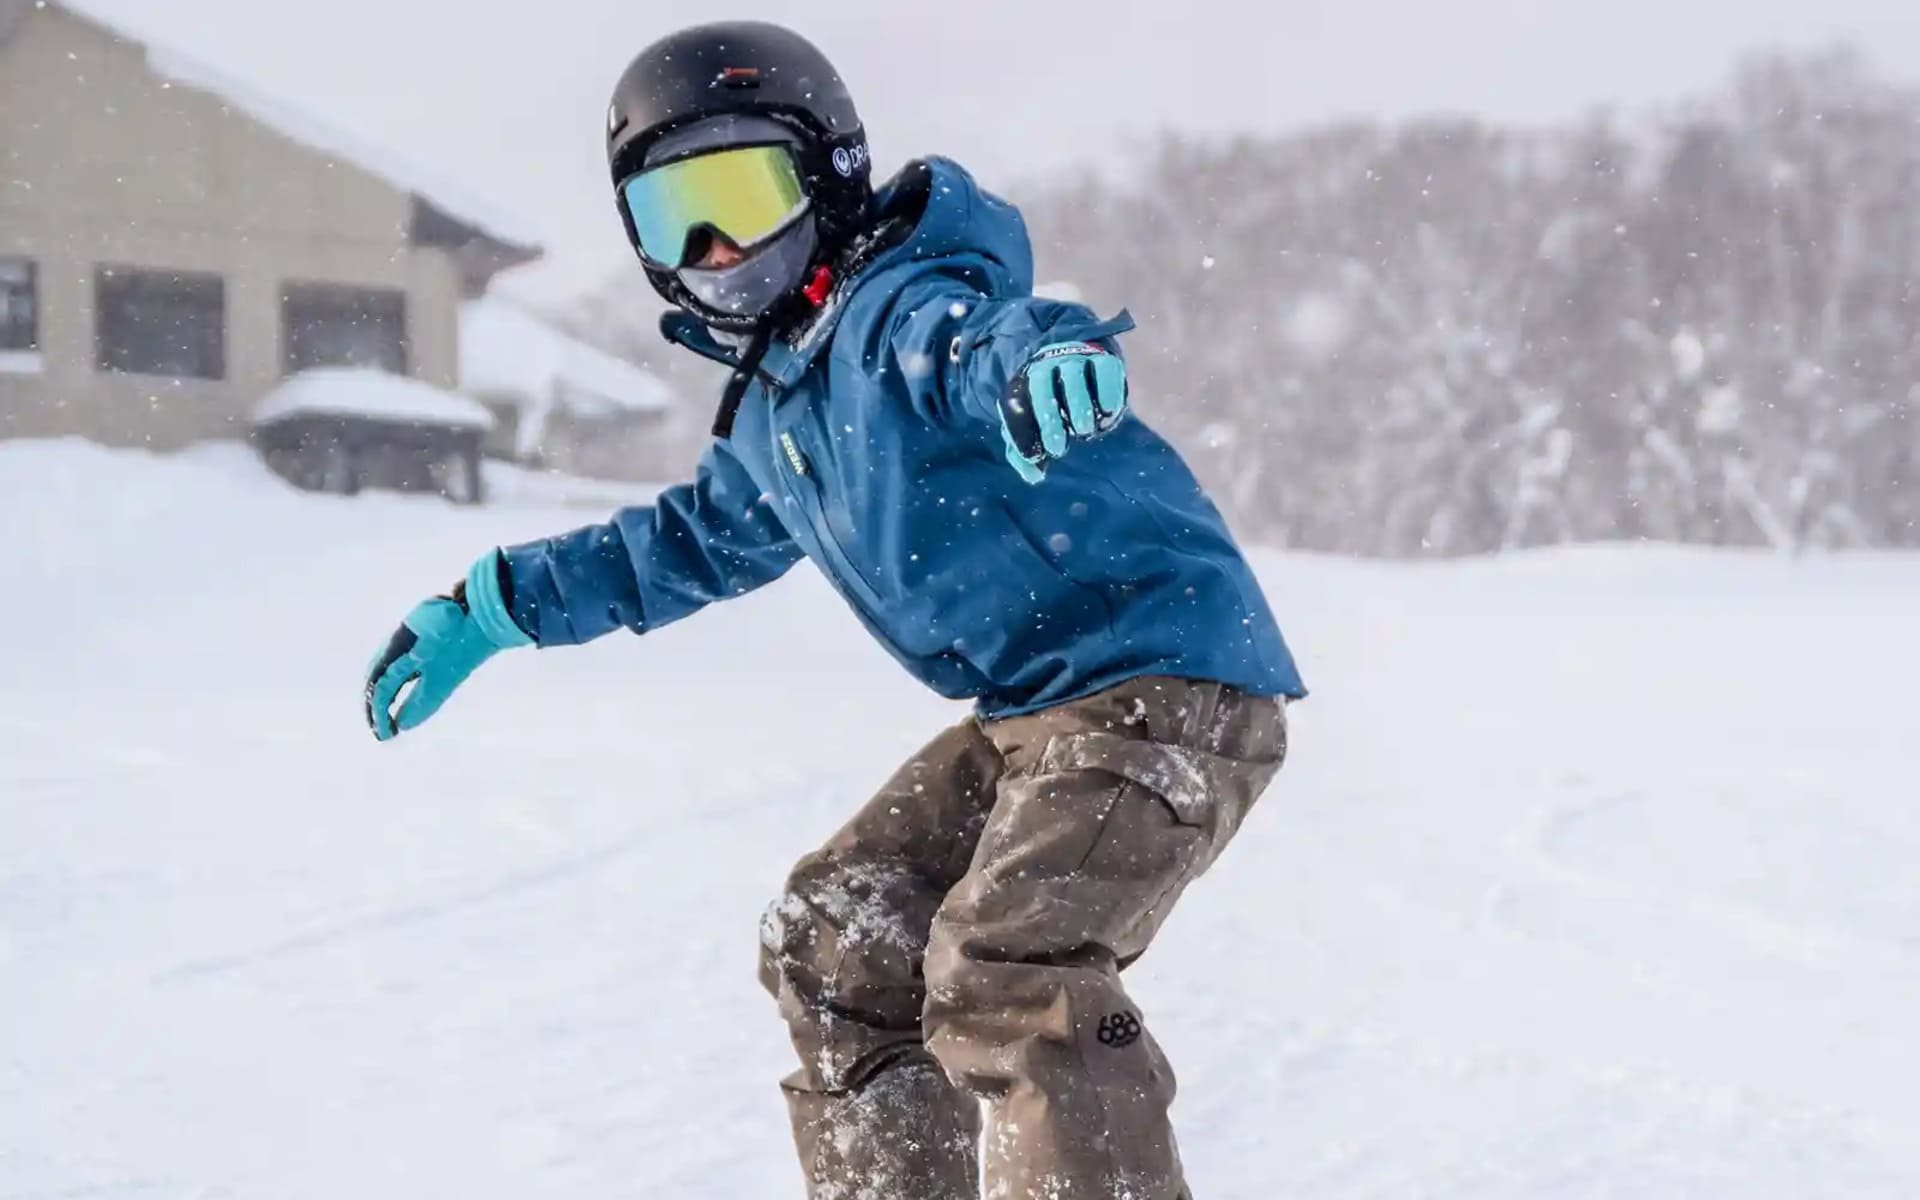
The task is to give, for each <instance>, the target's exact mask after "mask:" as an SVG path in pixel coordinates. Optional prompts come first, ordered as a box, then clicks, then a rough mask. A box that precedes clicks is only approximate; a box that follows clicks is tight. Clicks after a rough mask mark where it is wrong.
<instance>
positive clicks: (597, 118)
mask: <svg viewBox="0 0 1920 1200" xmlns="http://www.w3.org/2000/svg"><path fill="white" fill-rule="evenodd" d="M86 6H87V7H88V8H89V9H90V10H92V11H94V12H96V13H100V14H103V15H109V16H112V17H114V18H116V19H117V20H118V21H119V23H121V24H123V25H124V26H125V27H127V28H128V29H130V30H131V31H134V32H137V33H142V34H145V35H147V36H150V37H155V38H157V39H161V40H164V41H166V42H168V43H170V44H171V45H173V46H174V47H176V48H177V49H179V50H182V51H185V52H187V53H190V54H192V55H194V56H195V57H198V58H201V59H204V60H206V61H208V62H210V63H212V64H214V65H217V66H219V67H221V68H223V69H224V70H226V71H227V72H229V73H231V74H234V75H236V76H239V77H242V78H244V79H247V80H249V81H252V82H255V83H258V84H259V85H261V86H263V87H264V88H265V89H267V90H269V91H271V92H273V93H275V94H277V95H279V96H282V97H284V98H286V99H288V100H291V101H294V102H296V103H298V104H300V105H302V106H305V107H308V108H311V109H313V110H315V111H317V112H320V113H322V114H324V115H325V116H326V118H327V119H328V120H330V121H331V122H333V123H334V124H337V125H341V126H344V127H346V128H348V129H351V130H356V131H359V132H362V133H365V134H367V135H369V136H371V137H372V138H374V139H375V140H377V141H379V142H380V143H382V144H384V145H387V146H390V147H392V148H394V149H395V150H398V151H400V152H402V153H403V154H405V155H406V156H407V157H410V158H411V159H413V160H414V161H416V162H419V163H421V164H422V165H423V166H425V167H427V168H429V169H430V170H432V171H434V172H435V173H436V174H438V175H440V176H442V177H444V178H447V179H451V180H454V181H456V182H457V183H459V184H460V186H461V187H462V189H463V190H464V191H466V192H468V193H471V194H485V195H487V196H488V198H489V200H490V202H491V203H492V204H493V205H495V206H496V207H503V208H506V209H508V210H510V211H513V212H517V213H519V214H521V215H522V216H523V217H524V218H525V220H526V222H527V223H530V224H531V225H532V226H533V227H534V228H536V229H539V230H542V231H543V232H544V234H545V243H546V245H547V248H548V250H549V261H548V262H547V264H545V265H544V266H542V267H537V268H533V269H532V271H531V272H530V273H523V274H522V276H521V277H519V278H517V279H515V280H514V281H513V283H512V286H513V287H514V289H515V290H517V291H519V292H521V293H522V294H524V295H528V296H531V297H534V298H540V299H546V298H553V297H557V296H560V295H564V294H565V293H567V292H568V291H570V290H573V289H577V288H580V287H584V286H587V285H589V284H591V283H593V282H595V281H597V280H599V279H601V278H604V277H605V276H607V275H609V274H611V273H612V272H614V271H617V270H621V269H623V268H624V266H625V256H626V255H627V253H628V251H627V249H626V243H625V240H624V239H623V237H622V236H621V234H620V230H619V224H618V221H617V219H616V218H615V217H614V215H613V211H612V208H611V199H610V195H611V192H610V188H609V187H608V185H607V182H606V179H605V177H604V167H603V160H602V158H601V156H600V155H601V145H600V136H601V131H602V129H603V121H604V112H605V109H604V105H605V103H606V97H607V94H608V92H609V90H610V89H611V87H612V84H613V80H614V78H615V77H616V76H617V75H618V73H619V71H620V69H621V68H622V67H623V66H624V65H625V64H626V61H627V60H628V58H630V57H631V56H632V54H633V53H634V52H635V51H636V50H638V49H639V48H640V47H641V46H643V45H645V44H646V43H647V42H648V41H650V40H652V39H653V38H654V37H657V36H659V35H660V34H661V33H663V32H666V31H668V30H670V29H673V28H675V27H678V26H680V25H684V24H690V23H693V22H697V21H701V20H711V19H719V18H722V17H737V16H753V17H764V18H768V19H772V20H777V21H781V22H783V23H785V24H788V25H791V26H793V27H794V28H796V29H799V30H801V31H802V32H803V33H805V34H807V35H808V36H809V37H811V38H812V39H813V40H814V41H816V42H817V43H819V44H820V45H821V46H822V47H823V48H824V49H826V51H827V52H828V54H830V55H831V56H832V57H833V58H834V60H835V61H836V62H837V63H838V64H839V65H840V67H841V69H842V71H843V73H844V74H845V75H846V76H847V78H848V79H849V81H850V82H851V83H852V85H853V87H854V89H855V96H856V99H857V100H858V102H859V104H860V107H861V110H862V115H863V117H864V118H865V120H866V123H867V127H868V130H869V133H870V134H871V136H872V138H873V141H874V143H875V150H876V153H877V155H878V158H879V165H880V166H881V168H882V169H886V168H888V167H890V166H891V165H893V164H896V163H898V162H899V161H900V160H902V159H904V158H907V157H910V156H912V155H914V154H920V153H928V152H938V153H943V154H949V155H952V156H954V157H956V158H959V159H961V160H962V161H963V162H966V163H968V164H969V165H970V166H971V167H972V168H973V169H974V171H975V173H976V174H979V175H981V176H983V177H984V178H985V179H986V180H987V181H988V182H989V183H993V182H995V181H1000V182H1004V181H1006V180H1008V179H1012V178H1021V177H1026V176H1030V175H1034V174H1038V173H1041V172H1044V171H1045V170H1046V169H1047V168H1048V167H1049V166H1050V165H1052V164H1054V163H1057V162H1059V161H1062V160H1076V159H1087V158H1093V157H1098V156H1100V155H1102V154H1105V153H1111V152H1113V151H1114V150H1116V149H1123V148H1124V147H1125V146H1126V145H1127V143H1128V142H1129V141H1131V140H1139V139H1140V138H1142V137H1144V136H1145V135H1147V134H1149V133H1150V132H1151V131H1153V130H1155V129H1158V128H1160V127H1164V126H1179V127H1186V128H1194V129H1205V130H1228V129H1282V128H1287V127H1291V126H1298V125H1303V124H1308V123H1311V122H1315V121H1319V120H1323V119H1326V118H1328V117H1333V116H1344V115H1354V114H1381V115H1403V114H1408V113H1414V112H1428V111H1434V110H1447V111H1456V112H1458V111H1467V112H1475V113H1481V114H1486V115H1490V116H1494V117H1499V118H1502V119H1506V120H1511V121H1520V122H1528V123H1541V122H1547V121H1553V120H1558V119H1561V118H1565V117H1568V116H1570V115H1574V114H1577V113H1580V112H1583V111H1586V110H1588V109H1591V108H1594V107H1596V106H1611V107H1616V108H1627V109H1632V108H1636V107H1644V106H1648V105H1654V104H1659V103H1662V102H1667V101H1672V100H1675V99H1679V98H1682V97H1685V96H1687V95H1689V94H1693V93H1697V92H1700V91H1703V90H1705V89H1707V88H1709V87H1711V86H1713V85H1714V84H1715V83H1716V82H1717V81H1718V80H1720V79H1721V78H1722V77H1723V76H1724V74H1725V73H1726V71H1727V70H1728V68H1729V67H1730V66H1731V64H1732V63H1733V62H1734V60H1735V59H1737V58H1738V57H1740V56H1741V55H1743V54H1745V53H1748V52H1751V51H1754V50H1757V49H1761V48H1768V47H1814V46H1822V45H1827V44H1831V43H1833V42H1836V41H1840V40H1847V41H1851V42H1854V43H1856V44H1858V45H1860V46H1862V47H1864V48H1866V49H1867V50H1868V51H1869V53H1870V54H1871V56H1872V58H1873V59H1874V61H1875V62H1876V63H1877V64H1878V65H1879V66H1880V67H1881V68H1882V69H1883V70H1884V71H1885V72H1887V73H1888V74H1889V75H1893V76H1896V77H1901V78H1906V79H1911V80H1913V81H1915V82H1920V0H1606V2H1604V3H1593V2H1586V0H1336V2H1335V3H1327V2H1326V0H1311V2H1309V0H1266V2H1262V0H1159V2H1155V3H1136V2H1132V0H1109V2H1107V3H1101V4H1049V3H1045V2H1044V0H1025V2H1021V3H1006V2H1002V0H977V2H975V3H971V4H955V3H931V2H928V0H895V2H890V3H889V2H871V0H813V2H812V3H792V2H786V3H776V2H766V0H752V2H746V3H730V4H727V5H724V6H722V7H709V6H706V5H700V4H693V3H684V2H678V0H666V2H662V0H651V2H650V0H538V2H536V3H525V2H521V0H516V2H513V3H508V2H507V0H327V2H325V3H311V2H303V3H294V2H290V0H277V2H261V0H86Z"/></svg>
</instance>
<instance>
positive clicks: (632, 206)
mask: <svg viewBox="0 0 1920 1200" xmlns="http://www.w3.org/2000/svg"><path fill="white" fill-rule="evenodd" d="M620 207H621V208H622V209H623V210H624V211H625V213H626V217H627V223H628V225H629V226H630V227H631V229H632V232H633V239H634V244H635V245H636V246H637V247H639V250H640V254H641V256H642V257H644V258H645V259H647V260H648V261H649V262H651V263H653V264H654V265H655V266H659V267H664V268H667V269H669V270H674V269H677V268H679V267H682V266H685V265H687V264H686V262H685V259H686V255H687V243H688V241H689V240H690V239H691V238H692V236H693V234H694V232H695V231H697V230H702V229H710V230H712V231H713V232H715V233H718V234H721V235H723V236H725V237H726V238H727V239H728V240H729V241H731V242H732V243H733V244H734V245H736V246H738V247H740V248H741V249H742V250H746V249H750V248H751V247H752V246H753V245H754V244H755V243H757V242H760V241H761V240H763V239H765V238H766V237H768V236H770V235H772V234H775V233H778V232H779V231H780V230H781V229H782V228H784V227H785V226H786V225H787V223H788V222H790V221H792V220H793V218H795V217H797V216H799V215H800V214H801V213H802V212H804V211H805V210H806V207H807V195H806V191H805V189H803V188H802V187H801V185H800V169H799V167H798V165H797V164H796V163H795V162H794V158H793V153H792V151H791V150H789V149H788V148H787V147H786V146H738V147H735V148H732V149H728V150H716V151H714V152H713V153H711V154H701V155H697V156H695V157H693V158H683V159H681V160H680V161H678V162H672V163H668V164H666V165H665V166H661V167H654V168H652V169H650V170H646V171H642V172H640V173H639V174H637V175H633V176H630V177H628V179H627V180H626V182H625V183H622V184H621V185H620Z"/></svg>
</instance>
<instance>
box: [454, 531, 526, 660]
mask: <svg viewBox="0 0 1920 1200" xmlns="http://www.w3.org/2000/svg"><path fill="white" fill-rule="evenodd" d="M504 566H505V564H504V563H502V562H501V561H500V552H499V551H498V550H490V551H488V552H487V553H486V554H484V555H482V556H481V557H480V561H478V562H476V563H474V564H473V567H472V568H471V569H470V570H468V572H467V612H468V614H469V615H470V616H472V617H473V623H474V624H476V625H478V626H479V627H480V632H481V633H483V634H485V635H486V637H487V640H488V641H490V642H492V643H493V644H494V645H496V646H498V647H500V648H501V649H502V650H511V649H513V648H514V647H515V646H530V645H532V644H533V639H532V638H531V637H529V636H527V631H526V630H524V629H522V628H520V626H519V625H517V624H515V623H514V620H513V614H512V613H511V612H509V611H508V610H507V600H506V596H505V595H503V594H502V592H501V590H500V572H501V570H502V569H503V568H504Z"/></svg>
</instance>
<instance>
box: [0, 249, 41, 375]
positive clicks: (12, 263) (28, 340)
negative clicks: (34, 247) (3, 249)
mask: <svg viewBox="0 0 1920 1200" xmlns="http://www.w3.org/2000/svg"><path fill="white" fill-rule="evenodd" d="M39 283H40V281H39V276H38V274H37V273H36V272H35V270H34V265H33V264H32V263H31V262H29V261H27V260H26V259H23V258H0V354H31V353H33V352H34V351H36V350H38V349H40V287H39Z"/></svg>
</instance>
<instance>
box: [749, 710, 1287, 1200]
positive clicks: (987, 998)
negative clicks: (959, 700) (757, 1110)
mask: <svg viewBox="0 0 1920 1200" xmlns="http://www.w3.org/2000/svg"><path fill="white" fill-rule="evenodd" d="M1285 754H1286V712H1285V708H1284V706H1283V704H1282V702H1281V701H1279V700H1275V699H1269V698H1262V697H1255V696H1248V695H1245V694H1244V693H1241V692H1238V691H1235V690H1234V689H1232V688H1228V687H1224V686H1222V685H1220V684H1217V683H1204V682H1196V681H1192V680H1184V679H1168V678H1146V679H1137V680H1133V681H1131V682H1128V683H1125V684H1122V685H1120V686H1119V687H1115V688H1113V689H1111V690H1109V691H1105V692H1102V693H1099V694H1098V695H1095V696H1091V697H1088V698H1087V699H1084V700H1079V701H1075V702H1072V703H1069V704H1064V705H1061V706H1059V707H1056V708H1051V709H1047V710H1044V711H1041V712H1038V713H1033V714H1030V715H1026V716H1018V717H1009V718H1006V719H1004V720H997V721H986V722H982V721H979V720H974V719H969V720H967V721H964V722H962V723H961V724H959V725H956V726H954V727H953V728H952V729H949V730H947V731H946V732H945V733H943V734H941V735H940V736H939V737H937V738H935V739H934V740H933V742H932V743H930V744H929V745H928V746H927V747H926V748H925V749H924V750H922V751H921V752H920V753H919V754H918V755H916V756H915V757H914V758H913V759H912V760H911V761H910V762H908V763H907V764H906V765H905V766H903V767H902V768H901V769H900V770H899V772H898V773H897V774H895V775H894V777H893V778H892V779H891V780H889V781H888V783H887V784H886V786H885V787H884V788H882V789H881V790H880V793H879V794H878V795H877V796H875V797H874V798H873V800H872V801H871V802H870V803H868V804H867V806H866V807H865V808H863V809H861V810H860V812H859V813H858V814H857V815H855V816H854V818H853V819H852V820H851V821H849V822H848V823H847V825H846V826H845V827H844V828H842V829H841V830H840V831H839V832H838V833H836V834H835V835H834V836H833V837H832V838H831V839H830V840H829V841H828V842H827V844H826V845H825V846H824V847H822V848H821V849H820V850H819V851H817V852H816V853H814V854H811V855H809V856H808V857H807V858H805V859H803V860H802V861H801V863H800V864H799V866H798V867H796V868H795V869H794V871H793V874H792V875H791V876H790V877H789V879H788V881H787V887H786V892H785V894H784V895H783V896H782V897H781V899H780V900H779V901H777V902H776V903H775V904H774V905H773V907H772V908H771V909H770V910H769V911H768V913H767V916H766V919H765V921H764V923H763V926H762V930H761V949H762V953H761V966H760V975H761V980H762V982H763V983H764V984H765V985H766V987H767V989H768V990H769V991H771V992H772V993H773V994H774V995H775V996H776V997H777V998H778V1000H779V1003H780V1011H781V1015H782V1016H784V1017H785V1018H786V1021H787V1024H788V1026H789V1028H790V1031H791V1033H792V1037H793V1044H794V1048H795V1049H796V1050H797V1051H798V1052H799V1055H800V1063H801V1066H800V1069H799V1070H798V1071H797V1072H795V1073H794V1074H793V1075H792V1076H791V1077H789V1078H788V1079H787V1080H786V1081H785V1083H784V1088H785V1091H786V1096H787V1101H788V1106H789V1108H790V1110H791V1115H792V1118H793V1130H794V1139H795V1142H796V1143H797V1145H798V1148H799V1151H800V1158H801V1164H802V1169H803V1170H804V1172H805V1175H806V1181H807V1190H808V1195H809V1197H811V1200H973V1198H975V1197H978V1196H980V1195H982V1175H983V1172H984V1189H985V1190H984V1194H985V1196H986V1197H988V1200H1176V1198H1179V1197H1185V1196H1186V1194H1187V1193H1186V1190H1185V1189H1186V1184H1185V1180H1184V1178H1183V1176H1182V1173H1181V1168H1180V1158H1179V1153H1178V1151H1177V1150H1176V1148H1175V1145H1174V1137H1173V1130H1172V1127H1171V1125H1170V1124H1169V1121H1168V1112H1167V1110H1168V1107H1169V1105H1170V1104H1171V1103H1172V1101H1173V1095H1174V1079H1173V1072H1172V1070H1171V1069H1170V1068H1169V1067H1168V1065H1167V1060H1166V1058H1165V1056H1164V1055H1162V1054H1161V1051H1160V1047H1159V1045H1158V1044H1157V1043H1156V1042H1155V1041H1154V1039H1153V1035H1152V1034H1151V1033H1149V1032H1148V1031H1147V1028H1146V1024H1145V1020H1144V1018H1143V1017H1142V1016H1141V1013H1140V1009H1139V1007H1138V1006H1137V1005H1136V1004H1135V1003H1134V1002H1133V1001H1132V1000H1131V999H1129V998H1128V996H1127V993H1126V991H1125V989H1124V988H1123V987H1122V986H1121V982H1120V972H1121V970H1122V969H1123V968H1125V967H1126V966H1127V965H1128V964H1130V963H1131V962H1133V960H1134V959H1136V958H1138V957H1139V956H1140V955H1141V954H1142V953H1143V952H1145V950H1146V949H1147V946H1148V944H1149V943H1151V942H1152V940H1153V937H1154V934H1155V933H1156V932H1158V930H1159V928H1160V925H1161V923H1162V922H1163V921H1165V920H1166V917H1167V914H1168V911H1169V910H1170V909H1171V908H1172V907H1173V905H1174V903H1175V901H1177V900H1178V899H1179V897H1180V894H1181V892H1182V891H1183V890H1184V889H1185V888H1186V886H1187V884H1189V883H1191V882H1192V881H1193V880H1194V879H1195V878H1197V877H1198V876H1199V875H1200V874H1201V873H1202V872H1203V871H1205V870H1206V869H1207V868H1208V867H1209V866H1210V865H1211V864H1212V863H1213V860H1214V858H1215V857H1216V856H1217V855H1218V854H1219V853H1220V851H1221V849H1222V848H1223V847H1224V846H1225V845H1226V843H1227V842H1228V840H1229V839H1231V838H1232V837H1233V835H1234V833H1235V832H1236V831H1237V830H1238V829H1239V827H1240V823H1241V821H1242V820H1243V819H1244V818H1245V817H1246V815H1247V811H1248V810H1249V809H1250V808H1251V807H1252V806H1253V803H1254V801H1255V800H1257V799H1258V798H1259V796H1260V793H1261V791H1262V790H1264V789H1265V787H1266V786H1267V784H1268V782H1269V781H1270V780H1271V779H1272V778H1273V775H1274V773H1275V772H1276V771H1277V770H1279V767H1280V763H1281V760H1282V759H1283V758H1284V757H1285ZM983 1109H984V1113H985V1126H986V1128H985V1131H984V1139H983V1137H982V1129H981V1124H982V1111H983Z"/></svg>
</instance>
